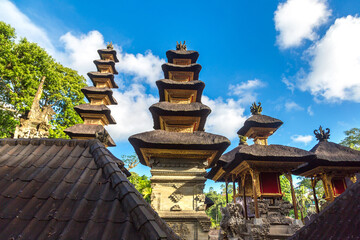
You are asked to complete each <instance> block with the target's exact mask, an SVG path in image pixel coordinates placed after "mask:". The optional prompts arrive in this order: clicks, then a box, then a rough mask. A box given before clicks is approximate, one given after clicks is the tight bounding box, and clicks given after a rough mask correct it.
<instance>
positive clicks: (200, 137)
mask: <svg viewBox="0 0 360 240" xmlns="http://www.w3.org/2000/svg"><path fill="white" fill-rule="evenodd" d="M129 141H130V143H131V145H132V146H133V147H134V149H135V151H136V153H137V155H138V156H139V159H140V161H141V163H142V164H145V165H146V162H145V160H144V158H143V155H142V153H141V151H140V148H154V149H179V150H185V151H186V150H216V151H218V152H217V154H216V156H215V158H214V161H213V164H215V162H216V161H217V159H218V158H219V157H220V156H221V154H222V153H223V152H224V151H225V150H226V148H227V147H228V146H229V145H230V141H229V139H227V138H226V137H223V136H220V135H215V134H211V133H206V132H202V131H197V132H194V133H180V132H167V131H164V130H153V131H150V132H143V133H139V134H135V135H132V136H131V137H129ZM209 167H211V166H209Z"/></svg>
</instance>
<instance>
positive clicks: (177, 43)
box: [176, 41, 187, 51]
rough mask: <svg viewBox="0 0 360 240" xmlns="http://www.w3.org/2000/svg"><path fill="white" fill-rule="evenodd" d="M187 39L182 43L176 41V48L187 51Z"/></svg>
mask: <svg viewBox="0 0 360 240" xmlns="http://www.w3.org/2000/svg"><path fill="white" fill-rule="evenodd" d="M185 43H186V41H184V43H181V41H180V43H179V42H178V41H176V50H180V51H186V50H187V48H186V44H185Z"/></svg>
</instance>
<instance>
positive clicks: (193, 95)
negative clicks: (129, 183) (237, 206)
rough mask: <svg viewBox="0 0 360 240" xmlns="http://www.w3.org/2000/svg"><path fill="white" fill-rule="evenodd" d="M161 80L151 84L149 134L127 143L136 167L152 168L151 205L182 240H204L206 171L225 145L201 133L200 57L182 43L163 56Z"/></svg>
mask: <svg viewBox="0 0 360 240" xmlns="http://www.w3.org/2000/svg"><path fill="white" fill-rule="evenodd" d="M166 56H167V59H168V63H165V64H163V65H162V70H163V71H164V75H165V79H162V80H158V81H157V82H156V84H157V86H158V89H159V95H160V102H159V103H156V104H153V105H152V106H151V107H150V112H151V114H152V116H153V120H154V129H155V130H153V131H150V132H144V133H140V134H136V135H133V136H131V137H130V138H129V141H130V143H131V144H132V145H133V147H134V149H135V151H136V153H137V155H138V156H139V159H140V162H141V163H142V164H144V165H146V166H149V167H151V174H152V177H151V183H152V196H151V200H152V203H151V204H152V206H153V208H154V209H155V210H156V211H157V212H158V213H159V215H160V217H162V218H163V219H165V221H166V222H167V223H168V224H169V225H170V226H171V227H172V229H173V230H174V231H175V232H177V233H178V235H179V236H180V237H181V238H182V239H208V231H209V228H210V219H209V218H208V217H207V215H206V214H205V209H206V205H207V204H206V201H205V200H206V199H205V195H204V193H203V189H204V186H205V181H206V179H205V177H204V175H205V173H206V171H205V169H206V168H207V167H211V166H213V165H214V164H215V163H216V161H217V160H218V158H219V157H220V156H221V154H222V153H223V152H224V151H225V149H226V148H227V147H228V146H229V145H230V141H229V140H228V139H227V138H225V137H223V136H219V135H214V134H210V133H206V132H204V125H205V121H206V118H207V116H208V115H209V114H210V111H211V110H210V108H209V107H208V106H206V105H204V104H202V103H201V95H202V91H203V89H204V87H205V84H204V82H202V81H199V72H200V70H201V66H200V64H197V63H196V61H197V59H198V57H199V53H198V52H196V51H188V50H187V49H186V45H185V42H184V44H182V43H181V42H180V44H179V43H178V44H177V46H176V50H170V51H167V52H166Z"/></svg>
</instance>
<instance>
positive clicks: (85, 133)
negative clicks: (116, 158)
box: [64, 123, 116, 147]
mask: <svg viewBox="0 0 360 240" xmlns="http://www.w3.org/2000/svg"><path fill="white" fill-rule="evenodd" d="M64 132H65V133H66V134H67V135H69V137H70V138H77V137H82V138H96V133H104V132H105V134H107V133H108V132H107V131H106V129H105V128H104V127H103V126H102V125H90V124H81V123H80V124H76V125H74V126H71V127H68V128H67V129H65V130H64ZM107 142H108V144H107V145H108V146H109V147H115V146H116V144H115V142H114V140H113V139H112V138H111V137H110V135H108V134H107Z"/></svg>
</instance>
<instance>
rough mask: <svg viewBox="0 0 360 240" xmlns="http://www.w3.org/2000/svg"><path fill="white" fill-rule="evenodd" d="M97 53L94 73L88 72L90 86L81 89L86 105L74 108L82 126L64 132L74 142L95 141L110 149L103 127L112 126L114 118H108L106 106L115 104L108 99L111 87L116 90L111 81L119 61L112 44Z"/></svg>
mask: <svg viewBox="0 0 360 240" xmlns="http://www.w3.org/2000/svg"><path fill="white" fill-rule="evenodd" d="M98 53H99V55H100V59H99V60H94V64H95V65H96V68H97V72H89V73H88V76H89V78H90V79H91V81H92V82H93V85H94V86H92V87H84V88H82V89H81V91H82V92H83V93H84V95H85V97H86V98H87V100H88V101H89V103H86V104H80V105H79V106H76V107H74V109H75V111H76V112H77V113H78V114H79V115H80V116H81V118H82V119H83V120H84V123H82V124H76V125H74V126H72V127H69V128H67V129H65V130H64V132H65V133H66V134H67V135H69V136H70V137H71V138H74V139H93V138H97V139H99V140H100V141H101V142H103V143H104V145H105V146H109V147H112V146H115V142H114V140H113V139H112V138H111V137H110V135H109V134H108V132H107V131H106V130H105V128H104V126H106V125H109V124H116V122H115V119H114V118H113V117H112V116H111V111H110V109H109V108H108V107H107V106H106V105H116V104H117V102H116V100H115V99H114V97H113V96H112V94H113V92H112V90H111V88H118V86H117V85H116V83H115V81H114V74H118V72H117V71H116V69H115V63H116V62H119V60H118V59H117V57H116V51H115V50H114V47H113V45H112V43H109V44H108V45H107V48H106V49H99V50H98Z"/></svg>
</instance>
